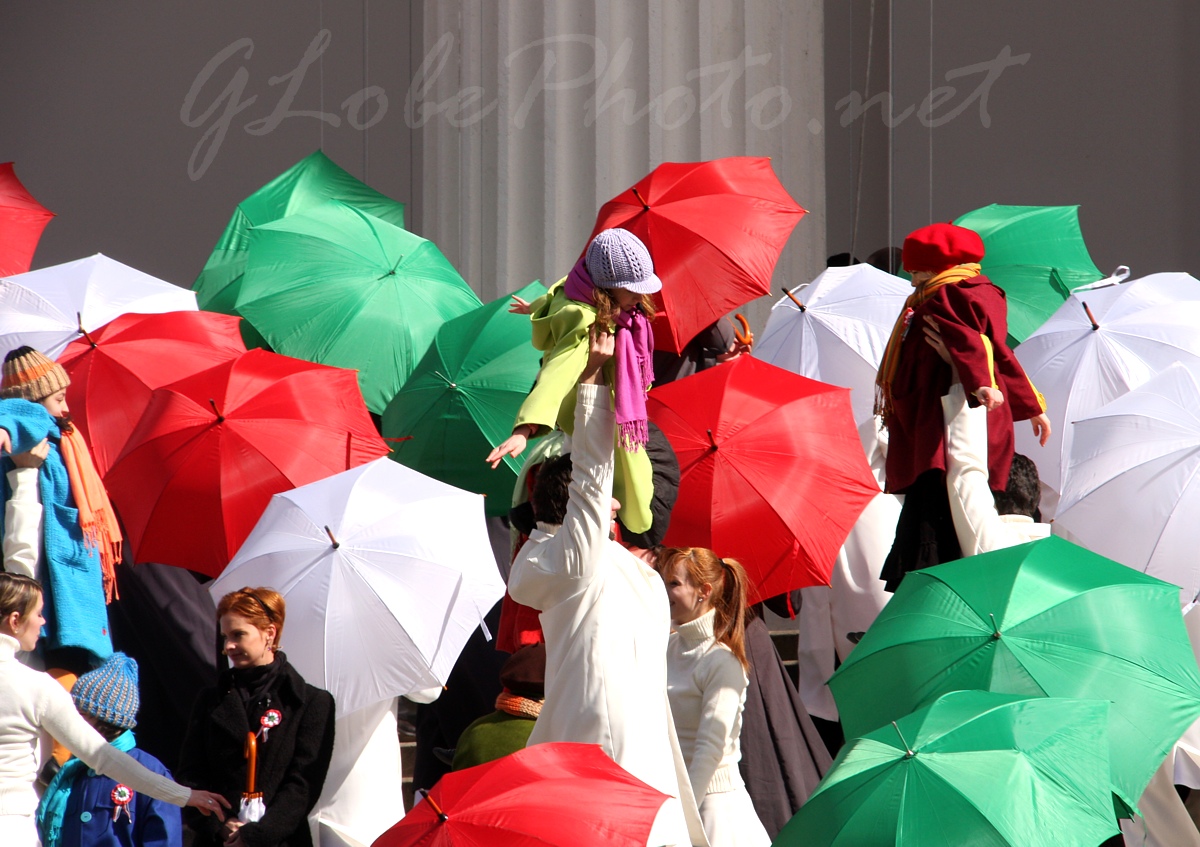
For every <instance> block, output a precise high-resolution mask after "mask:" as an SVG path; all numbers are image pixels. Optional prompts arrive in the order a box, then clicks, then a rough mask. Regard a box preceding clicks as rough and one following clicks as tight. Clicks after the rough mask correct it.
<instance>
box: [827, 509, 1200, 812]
mask: <svg viewBox="0 0 1200 847" xmlns="http://www.w3.org/2000/svg"><path fill="white" fill-rule="evenodd" d="M1130 531H1131V532H1133V531H1136V530H1135V529H1133V528H1131V529H1130ZM829 687H830V688H831V689H832V690H833V695H834V698H835V699H836V700H837V705H838V713H839V714H840V715H841V719H842V725H843V727H844V728H845V731H846V735H847V737H850V736H856V735H862V734H863V733H865V732H868V731H870V730H873V729H876V728H878V727H880V726H885V725H886V724H887V723H888V721H891V720H895V719H896V718H897V717H899V716H900V715H903V714H906V713H907V712H910V711H912V710H913V709H916V708H919V707H920V706H922V705H924V704H926V703H928V702H930V701H931V700H932V699H933V698H935V697H937V696H938V695H940V694H944V693H946V692H948V691H959V690H965V689H972V688H979V689H985V690H988V691H997V692H1001V693H1005V694H1020V695H1036V696H1047V697H1079V698H1084V699H1097V700H1111V701H1112V702H1113V710H1112V713H1111V721H1110V729H1109V741H1110V743H1111V745H1112V749H1111V752H1110V758H1111V760H1112V770H1113V791H1114V792H1115V793H1116V794H1117V795H1118V797H1119V798H1120V799H1121V800H1123V801H1124V803H1125V804H1126V805H1127V806H1128V808H1129V809H1134V808H1136V803H1137V799H1138V798H1139V797H1140V796H1141V794H1142V791H1143V790H1144V789H1145V787H1146V785H1147V783H1149V781H1150V777H1151V776H1153V774H1154V771H1155V770H1156V769H1157V768H1158V766H1159V764H1161V762H1162V760H1163V758H1164V757H1165V756H1166V754H1167V751H1168V750H1170V749H1171V746H1172V745H1173V744H1174V743H1175V742H1176V741H1178V740H1179V736H1181V735H1182V734H1183V731H1184V730H1185V729H1187V728H1188V726H1190V725H1191V723H1192V722H1193V721H1194V720H1195V719H1196V718H1197V717H1200V671H1198V670H1197V667H1196V659H1195V656H1194V655H1193V653H1192V648H1191V644H1190V642H1189V641H1188V637H1187V632H1186V630H1185V629H1184V624H1183V616H1182V615H1181V614H1180V612H1179V587H1178V586H1175V585H1171V584H1170V583H1167V582H1163V581H1162V580H1159V579H1155V578H1154V577H1152V576H1147V575H1146V574H1143V573H1141V572H1139V571H1135V570H1133V569H1132V568H1127V567H1125V566H1124V565H1120V564H1118V563H1116V562H1114V561H1112V560H1111V559H1106V558H1104V557H1103V556H1098V555H1096V554H1095V553H1092V552H1089V551H1087V550H1084V549H1083V548H1082V547H1076V546H1075V545H1074V544H1071V543H1070V542H1067V541H1063V540H1062V539H1060V538H1045V539H1042V540H1041V541H1034V542H1031V543H1029V544H1021V545H1018V546H1016V547H1009V548H1007V549H1004V550H997V551H995V552H992V553H984V554H983V555H981V556H972V557H970V558H968V559H960V560H958V561H956V562H951V563H949V564H945V565H938V566H937V567H933V568H928V569H926V570H923V571H915V572H913V573H911V574H909V575H908V576H907V577H906V578H905V579H904V582H902V583H901V584H900V587H899V589H897V591H896V594H895V596H894V597H893V598H892V600H891V602H890V603H888V605H887V606H885V607H884V609H883V611H882V612H881V613H880V615H879V617H878V618H876V620H875V623H874V624H872V626H871V628H870V629H869V630H867V633H866V635H864V636H863V638H862V641H861V642H860V643H859V644H858V646H857V647H855V648H854V651H853V652H852V653H851V654H850V656H849V657H848V658H847V660H846V661H845V662H844V663H843V664H842V666H841V667H840V668H838V670H837V672H836V673H834V675H833V677H832V678H831V679H830V680H829Z"/></svg>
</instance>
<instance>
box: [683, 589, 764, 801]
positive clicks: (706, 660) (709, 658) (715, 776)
mask: <svg viewBox="0 0 1200 847" xmlns="http://www.w3.org/2000/svg"><path fill="white" fill-rule="evenodd" d="M715 617H716V612H715V611H713V610H709V611H708V612H706V613H705V614H703V615H701V616H700V617H698V618H697V619H696V620H694V621H690V622H688V623H685V624H682V625H681V626H678V627H676V628H675V632H673V633H672V634H671V640H670V642H669V643H668V645H667V697H668V698H670V701H671V714H672V715H673V716H674V717H675V731H676V732H677V733H678V734H679V746H680V747H681V748H682V749H683V759H684V761H685V762H687V769H688V776H689V777H690V779H691V781H692V792H693V793H694V794H695V795H696V800H697V802H700V801H702V800H703V799H704V797H705V795H707V794H720V793H722V792H725V791H733V790H734V789H737V788H740V787H741V786H742V784H743V783H742V775H741V773H740V772H739V771H738V762H739V761H740V760H741V758H742V751H741V747H740V745H739V741H738V738H739V736H740V735H741V734H742V708H743V707H744V706H745V705H746V686H747V685H748V681H747V679H746V671H745V670H743V668H742V663H741V662H739V661H738V660H737V657H736V656H734V655H733V651H732V650H730V649H729V648H728V647H726V646H725V645H724V644H721V643H720V642H718V641H717V640H716V638H715V637H714V636H713V621H714V619H715Z"/></svg>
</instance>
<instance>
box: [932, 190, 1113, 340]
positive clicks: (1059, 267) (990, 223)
mask: <svg viewBox="0 0 1200 847" xmlns="http://www.w3.org/2000/svg"><path fill="white" fill-rule="evenodd" d="M955 223H956V224H958V225H959V226H965V227H967V228H968V229H973V230H975V231H976V232H978V233H979V235H980V236H981V237H982V238H983V246H984V248H985V249H986V252H985V253H984V256H983V262H982V263H981V264H982V265H983V272H984V273H985V274H987V276H988V278H989V279H991V280H992V282H994V283H996V285H998V286H1000V287H1001V288H1003V289H1004V293H1005V294H1007V295H1008V343H1009V345H1010V346H1014V347H1015V346H1016V345H1017V344H1020V343H1021V342H1022V341H1024V340H1025V339H1026V338H1028V337H1029V336H1030V335H1031V334H1032V333H1033V331H1034V330H1035V329H1037V328H1038V327H1039V326H1041V325H1042V324H1043V323H1045V322H1046V319H1047V318H1049V317H1050V315H1052V314H1054V310H1055V309H1057V308H1058V307H1059V306H1061V305H1062V304H1063V301H1065V300H1066V299H1067V297H1068V296H1069V295H1070V293H1071V289H1072V288H1075V287H1077V286H1080V285H1084V284H1086V283H1089V282H1095V281H1096V280H1098V279H1101V278H1102V277H1103V276H1104V274H1103V273H1101V272H1100V269H1099V268H1097V267H1096V263H1095V262H1093V261H1092V257H1091V256H1090V255H1089V254H1088V249H1087V245H1086V244H1084V243H1083V233H1082V232H1080V230H1079V207H1078V206H999V205H997V204H995V203H993V204H992V205H990V206H984V207H983V208H982V209H976V210H975V211H973V212H967V213H966V214H965V215H963V216H962V217H961V218H959V219H958V220H956V221H955Z"/></svg>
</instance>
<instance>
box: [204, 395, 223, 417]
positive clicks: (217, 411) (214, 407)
mask: <svg viewBox="0 0 1200 847" xmlns="http://www.w3.org/2000/svg"><path fill="white" fill-rule="evenodd" d="M208 405H210V406H212V410H213V413H214V414H215V415H216V416H217V421H216V422H217V423H224V422H225V416H224V415H222V414H221V410H220V409H219V408H217V401H216V400H214V399H213V398H211V397H209V398H208Z"/></svg>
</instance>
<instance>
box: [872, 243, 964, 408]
mask: <svg viewBox="0 0 1200 847" xmlns="http://www.w3.org/2000/svg"><path fill="white" fill-rule="evenodd" d="M979 271H980V267H979V265H978V264H976V263H974V262H968V263H966V264H962V265H955V266H954V267H952V268H950V269H949V270H944V271H942V272H941V273H940V274H938V275H937V276H935V277H933V278H932V279H930V280H929V281H928V282H926V283H925V284H924V285H922V286H921V287H920V288H918V289H917V290H916V291H914V292H913V293H912V294H910V295H908V299H907V300H905V301H904V308H903V309H902V310H901V312H900V314H899V316H898V317H897V318H896V323H895V324H894V325H893V326H892V334H891V336H890V337H889V338H888V343H887V347H886V348H885V349H884V351H883V360H882V361H881V362H880V363H879V372H878V373H877V374H876V375H875V414H877V415H881V416H882V417H883V423H884V425H885V426H886V425H887V423H888V419H889V418H890V417H891V415H892V412H893V411H894V410H893V408H892V380H893V379H895V378H896V368H897V367H899V365H900V347H901V345H902V344H903V343H904V336H906V335H907V334H908V328H909V323H910V322H911V321H912V316H913V311H914V310H915V309H916V308H917V307H918V306H920V305H921V304H922V303H925V302H926V301H928V300H929V298H930V297H932V296H933V295H934V294H935V293H936V292H937V290H938V289H939V288H941V287H942V286H943V285H953V284H954V283H957V282H962V281H963V280H965V279H971V278H972V277H976V276H979Z"/></svg>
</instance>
